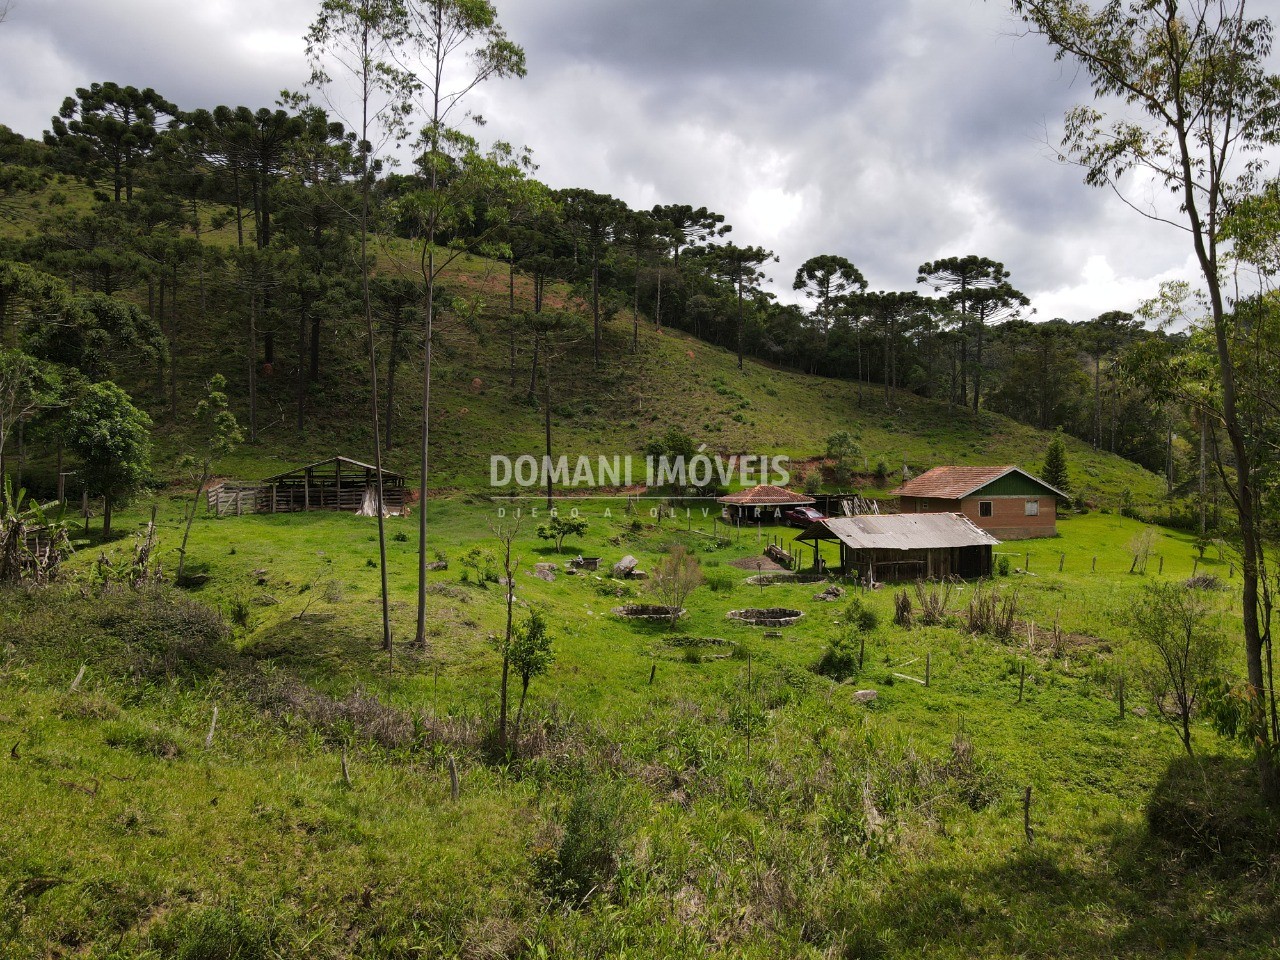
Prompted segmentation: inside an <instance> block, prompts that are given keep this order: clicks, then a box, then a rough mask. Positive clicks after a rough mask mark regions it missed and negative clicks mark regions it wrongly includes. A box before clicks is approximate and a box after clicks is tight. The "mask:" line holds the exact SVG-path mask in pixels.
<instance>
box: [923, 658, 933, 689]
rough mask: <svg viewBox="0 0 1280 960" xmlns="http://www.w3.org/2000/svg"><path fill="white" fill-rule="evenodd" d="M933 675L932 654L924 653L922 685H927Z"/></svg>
mask: <svg viewBox="0 0 1280 960" xmlns="http://www.w3.org/2000/svg"><path fill="white" fill-rule="evenodd" d="M932 674H933V654H932V653H926V654H925V655H924V685H925V686H926V687H927V686H928V685H929V680H930V679H931V677H932Z"/></svg>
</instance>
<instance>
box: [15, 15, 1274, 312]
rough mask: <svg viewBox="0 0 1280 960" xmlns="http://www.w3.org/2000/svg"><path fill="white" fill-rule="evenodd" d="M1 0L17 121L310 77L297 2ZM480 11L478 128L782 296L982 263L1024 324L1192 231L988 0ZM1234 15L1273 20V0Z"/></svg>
mask: <svg viewBox="0 0 1280 960" xmlns="http://www.w3.org/2000/svg"><path fill="white" fill-rule="evenodd" d="M4 2H5V0H0V8H3V6H4ZM9 4H10V7H9V13H8V18H7V20H6V21H5V22H4V23H0V90H4V91H5V95H4V97H3V99H0V123H4V124H7V125H8V126H10V127H12V128H13V129H15V130H17V131H19V132H21V133H24V134H27V135H28V136H33V137H38V136H39V135H40V134H41V132H42V131H43V130H45V129H47V128H48V127H49V118H50V116H51V115H52V114H54V113H55V112H56V111H57V109H58V106H59V105H60V104H61V102H62V100H63V98H64V97H66V96H67V95H68V94H70V93H72V92H73V91H74V89H75V88H76V87H78V86H86V85H88V84H89V83H92V82H95V81H106V80H114V81H116V82H118V83H122V84H125V83H128V84H133V85H135V86H139V87H143V86H150V87H154V88H155V89H156V90H157V91H159V92H160V93H161V94H163V95H164V96H165V97H167V98H168V99H169V100H171V101H173V102H175V103H177V104H178V105H179V106H180V107H183V108H185V109H195V108H197V107H212V106H215V105H218V104H223V103H226V104H236V105H239V104H243V105H246V106H251V107H255V108H256V107H259V106H271V105H274V102H275V100H276V98H277V96H278V95H279V92H280V91H281V90H282V89H292V90H297V89H300V88H302V86H303V84H304V82H305V80H306V77H307V75H308V68H307V65H306V60H305V54H304V50H303V41H302V36H303V33H304V32H305V30H306V28H307V25H308V23H309V22H310V20H311V18H312V16H313V15H314V12H315V7H316V4H315V2H314V0H200V2H189V0H113V2H111V3H109V4H104V3H102V2H100V0H9ZM496 5H497V8H498V12H499V17H500V19H501V21H502V24H503V25H504V27H505V28H506V30H507V34H508V36H509V37H510V39H512V40H513V41H515V42H516V43H519V44H520V45H521V46H522V47H523V48H524V49H525V53H526V57H527V66H528V75H527V77H525V78H523V79H503V80H495V81H491V82H489V83H487V84H486V85H484V86H482V87H480V88H478V89H477V91H476V92H475V94H474V95H473V97H472V98H471V99H470V100H469V101H468V103H469V105H470V106H471V107H472V109H473V111H474V112H476V113H478V114H481V115H483V117H484V118H485V120H486V121H487V123H486V124H485V126H484V128H483V129H482V130H479V131H477V134H478V135H479V136H480V137H481V138H501V139H503V140H506V141H509V142H512V143H515V144H522V145H527V146H528V147H530V148H531V149H532V151H533V155H534V158H535V161H536V162H537V163H538V164H539V171H538V176H539V177H540V178H541V179H542V180H544V181H545V182H547V183H548V184H550V185H551V186H553V187H568V186H583V187H589V188H591V189H593V190H597V191H600V192H602V193H610V194H613V195H614V196H617V197H620V198H621V199H623V200H625V201H626V202H627V203H628V204H630V205H631V206H632V207H633V208H641V207H643V208H648V207H650V206H652V205H654V204H656V203H688V204H692V205H693V206H695V207H697V206H706V207H708V208H710V209H712V210H714V211H716V212H718V213H722V214H724V215H725V217H726V221H727V222H728V223H730V224H732V226H733V232H732V235H731V239H733V240H734V241H735V242H737V243H739V244H741V245H744V246H745V245H753V246H757V245H758V246H763V247H765V248H766V249H769V250H772V251H774V252H775V253H776V254H777V255H778V257H779V262H778V263H773V264H770V265H769V271H768V272H769V275H770V277H771V280H772V284H771V288H772V289H773V290H774V291H775V292H776V293H777V294H778V295H779V296H780V297H781V298H782V299H784V300H794V299H795V297H796V294H794V293H793V292H792V290H791V278H792V277H793V276H794V274H795V271H796V269H797V268H798V267H799V266H800V265H801V264H802V263H803V262H804V261H805V260H806V259H808V258H809V257H812V256H815V255H819V254H838V255H841V256H844V257H847V258H848V259H849V260H851V261H853V262H854V263H855V264H856V265H857V266H858V267H859V269H860V270H861V271H862V272H863V274H864V275H865V276H866V277H867V279H868V281H869V282H870V285H871V288H872V289H916V288H917V284H916V267H917V266H918V265H919V264H921V263H923V262H925V261H928V260H935V259H939V258H941V257H947V256H962V255H966V254H971V253H972V254H978V255H980V256H986V257H990V258H991V259H994V260H999V261H1001V262H1003V263H1004V264H1005V266H1006V268H1007V269H1008V270H1009V271H1010V273H1011V275H1012V276H1011V280H1012V282H1013V284H1014V285H1015V286H1016V287H1018V288H1019V289H1021V290H1022V291H1024V292H1025V293H1026V294H1027V295H1028V296H1029V297H1030V298H1031V301H1032V305H1033V306H1034V308H1035V310H1036V316H1035V319H1048V318H1052V317H1064V318H1066V319H1067V320H1071V321H1080V320H1087V319H1089V318H1090V317H1093V316H1096V315H1097V314H1099V313H1102V312H1104V311H1106V310H1113V309H1127V310H1132V309H1134V308H1135V307H1137V306H1138V304H1139V303H1140V302H1141V301H1142V300H1144V299H1146V298H1148V297H1151V296H1153V295H1154V294H1155V293H1156V292H1157V290H1158V288H1159V285H1160V283H1161V282H1162V281H1165V280H1175V279H1187V280H1192V281H1194V279H1195V277H1196V268H1195V263H1194V259H1193V257H1192V256H1191V252H1190V247H1189V244H1188V242H1187V239H1186V236H1185V234H1183V233H1181V232H1180V231H1177V230H1175V229H1173V228H1171V227H1168V226H1165V225H1161V224H1157V223H1152V222H1150V221H1148V220H1146V219H1144V218H1143V217H1141V216H1139V215H1137V214H1136V213H1134V212H1132V211H1131V210H1129V209H1128V208H1127V207H1126V206H1124V204H1122V203H1121V202H1120V200H1119V199H1118V198H1116V197H1115V196H1114V195H1113V194H1112V193H1111V192H1110V191H1104V190H1099V189H1096V188H1090V187H1087V186H1085V185H1084V184H1083V182H1082V180H1081V176H1080V171H1079V170H1078V169H1077V168H1074V167H1072V166H1070V165H1067V164H1063V163H1061V162H1059V161H1058V159H1057V152H1056V149H1055V145H1056V143H1057V141H1058V140H1059V139H1060V136H1061V129H1062V118H1063V115H1064V113H1065V112H1066V111H1067V110H1068V109H1069V108H1070V107H1072V106H1073V105H1075V104H1077V103H1082V102H1089V101H1090V100H1091V98H1092V97H1091V91H1090V90H1089V87H1088V83H1087V80H1086V78H1085V77H1084V76H1083V75H1081V74H1078V73H1077V72H1076V71H1075V69H1074V68H1073V67H1072V66H1071V65H1070V64H1068V63H1058V62H1055V61H1054V58H1053V55H1052V51H1051V50H1050V49H1049V48H1048V47H1047V46H1046V45H1045V44H1044V42H1043V41H1041V40H1040V39H1038V38H1036V37H1031V36H1023V35H1021V34H1022V30H1021V25H1020V23H1019V22H1018V21H1016V20H1015V19H1014V18H1013V17H1012V15H1011V13H1010V12H1009V7H1008V5H1007V4H1006V3H1003V2H1001V0H858V2H850V0H804V2H797V0H645V2H635V0H630V2H622V0H496ZM1251 15H1253V16H1260V15H1268V16H1271V17H1272V19H1273V20H1277V21H1280V0H1255V2H1254V3H1253V4H1252V7H1251ZM1131 190H1133V193H1132V194H1131V199H1133V200H1134V201H1136V202H1138V203H1139V204H1148V203H1160V202H1163V199H1162V193H1161V192H1160V191H1158V190H1153V189H1151V188H1150V187H1144V186H1143V185H1141V184H1138V185H1135V186H1133V187H1131Z"/></svg>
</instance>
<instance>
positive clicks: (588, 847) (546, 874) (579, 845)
mask: <svg viewBox="0 0 1280 960" xmlns="http://www.w3.org/2000/svg"><path fill="white" fill-rule="evenodd" d="M627 807H628V805H627V800H626V793H625V791H624V789H623V787H622V784H620V783H618V782H617V781H616V780H611V779H608V778H605V777H587V778H584V779H583V780H582V781H581V782H580V783H579V784H578V786H577V788H576V789H575V790H574V792H573V795H572V798H571V799H570V801H569V809H568V810H567V811H566V812H565V815H564V822H563V824H562V825H561V835H560V840H559V843H558V844H557V845H556V846H555V848H554V852H552V851H547V852H546V853H544V854H543V855H542V856H541V857H539V858H535V864H534V866H535V869H536V870H537V875H538V878H539V880H540V882H541V883H542V886H543V888H544V889H546V890H547V892H548V893H550V894H552V895H553V896H555V897H558V898H560V899H562V900H566V901H569V902H571V903H581V902H583V901H585V900H586V899H588V898H589V897H590V896H592V894H595V893H601V892H603V887H604V886H605V885H606V884H608V883H609V881H610V880H612V879H613V877H614V875H615V874H616V873H617V872H618V865H619V863H620V861H621V858H622V853H623V843H624V841H625V840H626V838H627V837H628V835H629V834H630V824H629V817H628V809H627Z"/></svg>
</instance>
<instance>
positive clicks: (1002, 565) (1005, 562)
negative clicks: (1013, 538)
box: [996, 556, 1009, 577]
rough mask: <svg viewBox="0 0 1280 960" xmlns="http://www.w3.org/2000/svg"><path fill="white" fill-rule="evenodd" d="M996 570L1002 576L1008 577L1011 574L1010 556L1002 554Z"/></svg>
mask: <svg viewBox="0 0 1280 960" xmlns="http://www.w3.org/2000/svg"><path fill="white" fill-rule="evenodd" d="M996 572H997V573H998V574H1000V576H1002V577H1007V576H1008V575H1009V558H1008V557H1007V556H1001V557H1000V559H999V560H997V561H996Z"/></svg>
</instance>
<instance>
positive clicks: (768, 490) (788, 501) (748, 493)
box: [716, 484, 816, 507]
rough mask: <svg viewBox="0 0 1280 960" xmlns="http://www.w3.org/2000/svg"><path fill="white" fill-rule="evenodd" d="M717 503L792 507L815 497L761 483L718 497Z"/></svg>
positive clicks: (802, 504)
mask: <svg viewBox="0 0 1280 960" xmlns="http://www.w3.org/2000/svg"><path fill="white" fill-rule="evenodd" d="M716 502H717V503H731V504H734V505H736V506H740V507H791V506H805V505H807V504H810V503H814V502H816V501H814V499H813V497H806V496H805V495H804V494H803V493H793V492H792V491H790V490H788V489H786V488H785V487H774V486H770V485H769V484H761V485H760V486H758V487H752V488H751V489H750V490H739V491H738V492H737V493H731V494H729V495H728V496H725V497H717V498H716Z"/></svg>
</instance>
